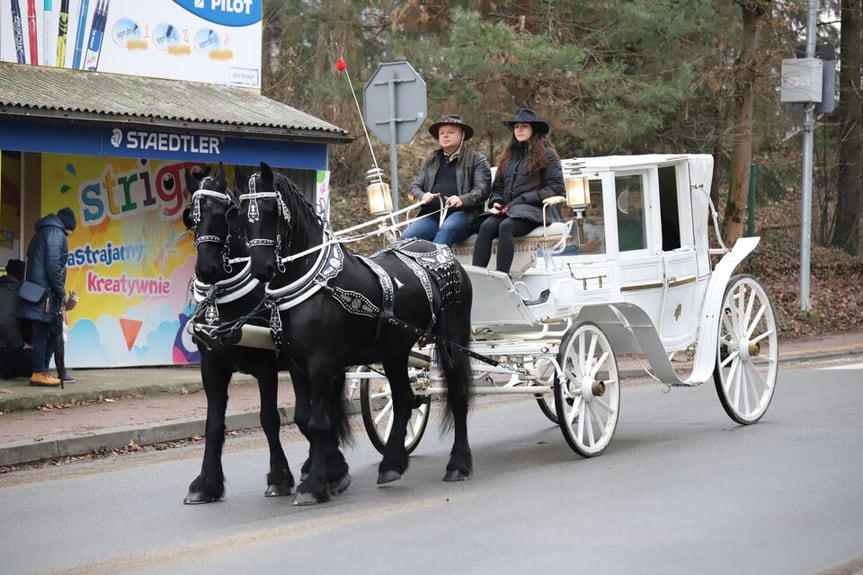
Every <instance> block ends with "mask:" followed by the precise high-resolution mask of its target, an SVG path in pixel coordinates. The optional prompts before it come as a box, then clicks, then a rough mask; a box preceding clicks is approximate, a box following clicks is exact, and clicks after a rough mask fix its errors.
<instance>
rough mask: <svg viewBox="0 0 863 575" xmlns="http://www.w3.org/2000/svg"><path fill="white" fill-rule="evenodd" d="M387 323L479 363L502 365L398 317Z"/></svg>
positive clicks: (388, 320) (390, 319) (391, 318)
mask: <svg viewBox="0 0 863 575" xmlns="http://www.w3.org/2000/svg"><path fill="white" fill-rule="evenodd" d="M387 323H388V324H390V325H392V326H395V327H400V328H402V329H406V330H407V331H409V332H411V333H413V334H414V335H417V336H419V337H420V338H423V337H427V338H430V339H432V340H433V341H434V342H435V343H438V344H443V345H447V346H449V347H451V348H455V349H458V350H460V351H463V352H464V353H466V354H467V355H468V356H470V357H472V358H474V359H476V360H479V361H481V362H483V363H487V364H489V365H493V366H495V367H497V366H499V365H500V362H499V361H497V360H494V359H492V358H490V357H487V356H485V355H482V354H479V353H477V352H475V351H473V350H472V349H470V348H467V347H465V346H463V345H459V344H457V343H456V342H454V341H450V340H448V339H444V338H442V337H440V336H439V335H435V334H433V333H432V334H430V333H428V332H425V331H423V330H421V329H420V328H418V327H417V326H415V325H413V324H411V323H408V322H406V321H404V320H401V319H399V318H397V317H395V316H393V317H390V318H388V319H387Z"/></svg>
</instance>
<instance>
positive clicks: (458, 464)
mask: <svg viewBox="0 0 863 575" xmlns="http://www.w3.org/2000/svg"><path fill="white" fill-rule="evenodd" d="M468 317H470V316H469V315H468ZM438 355H440V354H438ZM457 355H458V357H457V358H456V360H455V365H452V366H443V371H444V375H445V376H446V380H447V406H448V409H449V410H450V413H451V414H452V422H453V432H454V435H455V439H454V440H453V445H452V451H450V458H449V463H447V466H446V474H444V477H443V480H444V481H464V480H466V479H470V478H471V476H472V475H473V455H472V454H471V451H470V444H469V443H468V439H467V413H468V406H469V404H470V384H471V373H470V361H469V360H468V358H467V356H466V355H465V354H462V353H458V354H457Z"/></svg>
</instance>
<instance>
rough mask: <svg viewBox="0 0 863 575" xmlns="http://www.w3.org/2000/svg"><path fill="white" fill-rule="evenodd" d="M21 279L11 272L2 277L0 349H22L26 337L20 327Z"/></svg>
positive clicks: (0, 293)
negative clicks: (19, 298)
mask: <svg viewBox="0 0 863 575" xmlns="http://www.w3.org/2000/svg"><path fill="white" fill-rule="evenodd" d="M20 287H21V280H19V279H18V278H16V277H15V276H13V275H11V274H6V275H5V276H3V277H0V349H8V350H13V349H21V348H22V347H24V339H23V338H22V337H21V330H20V329H19V327H18V318H17V311H18V288H20Z"/></svg>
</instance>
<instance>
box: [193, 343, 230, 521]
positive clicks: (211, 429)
mask: <svg viewBox="0 0 863 575" xmlns="http://www.w3.org/2000/svg"><path fill="white" fill-rule="evenodd" d="M214 353H215V352H209V351H203V352H202V354H201V379H202V381H203V384H204V392H205V393H206V395H207V423H206V427H205V432H204V461H203V463H202V464H201V473H200V474H199V475H198V476H197V477H196V478H195V479H194V480H193V481H192V483H191V484H190V485H189V492H188V494H187V495H186V498H185V499H184V500H183V503H185V504H186V505H195V504H199V503H212V502H214V501H219V500H220V499H221V498H222V497H223V496H224V495H225V475H224V472H223V471H222V447H223V446H224V444H225V411H226V410H227V408H228V383H229V382H230V381H231V375H232V368H231V366H230V365H229V364H227V362H223V361H219V360H218V359H217V358H216V357H215V356H214ZM222 353H224V351H223V352H222Z"/></svg>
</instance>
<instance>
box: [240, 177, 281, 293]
mask: <svg viewBox="0 0 863 575" xmlns="http://www.w3.org/2000/svg"><path fill="white" fill-rule="evenodd" d="M237 184H238V187H239V188H241V189H242V184H241V183H240V182H239V181H238V182H237ZM239 202H240V216H241V219H242V221H243V226H244V229H245V234H246V238H247V240H246V241H247V246H248V249H249V258H250V263H251V274H252V277H254V278H255V279H257V280H260V281H262V282H269V281H271V280H272V279H273V278H274V277H275V276H276V272H277V271H278V272H280V273H284V272H285V267H284V264H283V263H282V257H283V256H284V255H285V254H284V248H285V246H286V245H287V243H288V241H289V240H288V235H289V233H290V231H291V211H290V210H289V209H288V206H287V204H286V203H285V200H284V197H283V195H282V193H281V190H280V189H278V188H277V186H276V183H275V175H274V173H273V170H272V168H270V166H269V165H267V164H266V163H263V162H261V167H260V171H258V172H255V173H253V174H251V175H250V176H249V178H248V181H247V183H246V185H245V189H243V191H241V193H240V195H239Z"/></svg>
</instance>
